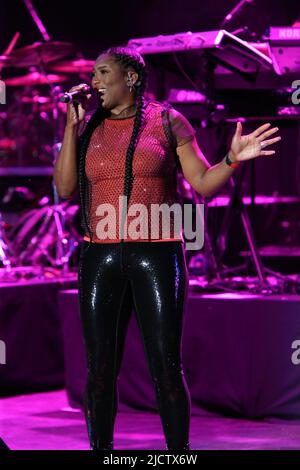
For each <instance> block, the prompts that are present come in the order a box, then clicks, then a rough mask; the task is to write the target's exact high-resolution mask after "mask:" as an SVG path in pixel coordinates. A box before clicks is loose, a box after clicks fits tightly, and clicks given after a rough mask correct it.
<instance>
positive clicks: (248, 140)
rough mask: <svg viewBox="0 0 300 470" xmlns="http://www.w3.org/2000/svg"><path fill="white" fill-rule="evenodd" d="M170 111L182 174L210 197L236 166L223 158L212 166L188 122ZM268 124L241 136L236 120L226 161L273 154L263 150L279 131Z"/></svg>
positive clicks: (237, 160) (195, 187)
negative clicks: (230, 164) (272, 136)
mask: <svg viewBox="0 0 300 470" xmlns="http://www.w3.org/2000/svg"><path fill="white" fill-rule="evenodd" d="M172 114H173V116H172V121H171V122H173V124H172V126H173V131H174V134H176V138H177V155H178V157H179V160H180V164H181V168H182V172H183V175H184V177H185V179H186V180H187V181H188V182H189V183H190V185H191V186H192V187H193V188H194V189H195V191H196V192H197V193H199V194H201V195H202V196H204V197H211V196H213V195H214V194H215V193H216V192H217V191H219V189H221V188H222V186H223V185H224V184H225V183H226V182H227V181H228V180H229V178H230V177H231V175H232V174H233V172H234V171H235V168H234V167H231V166H229V165H228V163H226V160H225V158H223V159H222V160H221V161H220V162H219V163H217V164H216V165H213V166H211V165H210V164H209V163H208V161H207V160H206V158H205V156H204V155H203V153H202V151H201V149H200V148H199V145H198V143H197V140H196V137H195V131H193V128H192V126H191V124H190V123H189V122H188V121H187V119H186V118H185V117H184V116H183V115H182V114H181V113H178V111H175V110H172ZM175 123H176V125H175ZM270 125H271V124H270V123H266V124H263V125H262V126H260V127H259V128H257V129H256V130H255V131H253V132H252V133H251V134H248V135H244V136H243V135H242V124H241V123H240V122H238V123H237V126H236V131H235V134H234V136H233V138H232V142H231V146H230V149H229V152H228V157H229V160H230V161H231V162H232V163H233V164H235V167H236V166H238V165H240V163H242V162H245V161H246V160H250V159H252V158H256V157H259V156H271V155H274V154H275V150H262V149H263V148H265V147H267V146H269V145H272V144H274V143H276V142H278V141H279V140H280V139H281V137H280V136H277V137H274V138H272V139H267V138H268V137H270V136H271V135H273V134H274V133H275V132H277V131H278V128H277V127H275V128H270ZM184 135H185V136H186V138H184Z"/></svg>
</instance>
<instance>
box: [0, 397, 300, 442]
mask: <svg viewBox="0 0 300 470" xmlns="http://www.w3.org/2000/svg"><path fill="white" fill-rule="evenodd" d="M0 415H1V421H0V436H1V437H2V439H3V440H4V442H5V443H6V444H7V445H8V446H9V447H10V449H12V450H88V442H87V435H86V428H85V422H84V417H83V414H82V412H81V411H78V410H74V409H72V408H70V407H69V406H68V402H67V397H66V393H65V390H57V391H51V392H46V393H35V394H29V395H18V396H14V397H8V398H2V399H0ZM190 442H191V449H193V450H194V449H203V450H255V449H267V450H274V449H276V450H293V449H300V420H298V421H296V420H293V421H292V420H291V421H286V420H285V421H283V420H278V419H268V420H264V421H260V422H257V421H256V422H255V421H248V420H240V419H233V418H226V417H221V416H219V415H213V414H212V415H210V416H207V415H206V416H203V417H201V416H192V417H191V434H190ZM115 448H116V449H146V450H154V449H159V450H160V449H162V450H165V446H164V436H163V433H162V427H161V423H160V418H159V415H157V414H152V413H145V412H128V413H124V412H122V413H121V412H120V413H118V416H117V420H116V427H115Z"/></svg>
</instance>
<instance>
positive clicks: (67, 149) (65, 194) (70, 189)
mask: <svg viewBox="0 0 300 470" xmlns="http://www.w3.org/2000/svg"><path fill="white" fill-rule="evenodd" d="M83 86H86V84H85V83H82V84H81V85H78V86H76V87H73V88H71V90H70V91H75V90H77V89H80V88H81V87H83ZM90 97H91V95H88V96H87V100H88V99H89V98H90ZM76 108H77V110H76ZM85 108H86V103H85V104H78V105H76V104H75V105H74V104H68V105H67V122H66V127H65V132H64V138H63V142H62V146H61V149H60V152H59V154H58V157H57V160H56V162H55V165H54V181H55V185H56V190H57V193H58V195H59V196H60V197H61V198H63V199H68V198H70V197H72V195H73V194H74V192H75V190H76V189H77V184H78V175H77V162H76V160H77V140H78V135H79V132H80V127H81V126H82V124H83V121H84V117H85V113H86V109H85Z"/></svg>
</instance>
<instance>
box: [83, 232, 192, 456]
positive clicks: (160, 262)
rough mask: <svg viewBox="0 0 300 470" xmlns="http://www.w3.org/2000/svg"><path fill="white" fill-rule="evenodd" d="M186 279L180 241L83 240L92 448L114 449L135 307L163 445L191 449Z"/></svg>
mask: <svg viewBox="0 0 300 470" xmlns="http://www.w3.org/2000/svg"><path fill="white" fill-rule="evenodd" d="M187 279H188V274H187V268H186V261H185V256H184V248H183V244H182V242H180V241H179V242H177V241H169V242H168V241H163V242H124V243H101V244H99V243H90V242H88V241H83V246H82V250H81V254H80V262H79V270H78V281H79V294H80V295H79V299H80V316H81V322H82V327H83V336H84V342H85V349H86V354H87V368H88V378H87V383H86V390H85V397H84V410H85V419H86V424H87V429H88V436H89V440H90V449H94V450H98V449H100V450H101V449H113V443H114V441H113V432H114V423H115V418H116V413H117V407H118V388H117V377H118V374H119V371H120V366H121V361H122V356H123V349H124V342H125V335H126V330H127V326H128V322H129V319H130V314H131V312H132V309H133V310H134V312H135V313H136V318H137V322H138V325H139V328H140V331H141V335H142V340H143V345H144V351H145V355H146V358H147V361H148V365H149V370H150V373H151V377H152V380H153V383H154V386H155V392H156V399H157V405H158V412H159V415H160V418H161V423H162V427H163V432H164V435H165V439H166V448H167V449H174V450H188V449H189V448H190V447H189V424H190V395H189V390H188V387H187V384H186V381H185V377H184V373H183V370H182V364H181V337H182V327H183V320H184V310H185V309H184V306H185V299H186V293H187V285H188V281H187Z"/></svg>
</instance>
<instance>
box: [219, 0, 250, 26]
mask: <svg viewBox="0 0 300 470" xmlns="http://www.w3.org/2000/svg"><path fill="white" fill-rule="evenodd" d="M254 1H255V0H241V1H240V2H239V3H238V4H237V5H236V6H235V7H234V8H233V9H232V10H231V11H230V13H228V15H226V16H225V19H224V20H223V22H222V25H221V26H222V27H223V26H225V25H226V24H227V23H229V22H230V21H231V20H232V19H233V18H234V17H235V16H236V15H237V14H238V13H240V12H241V10H242V8H243V7H244V6H245V5H246V4H247V3H250V4H251V3H254Z"/></svg>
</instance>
